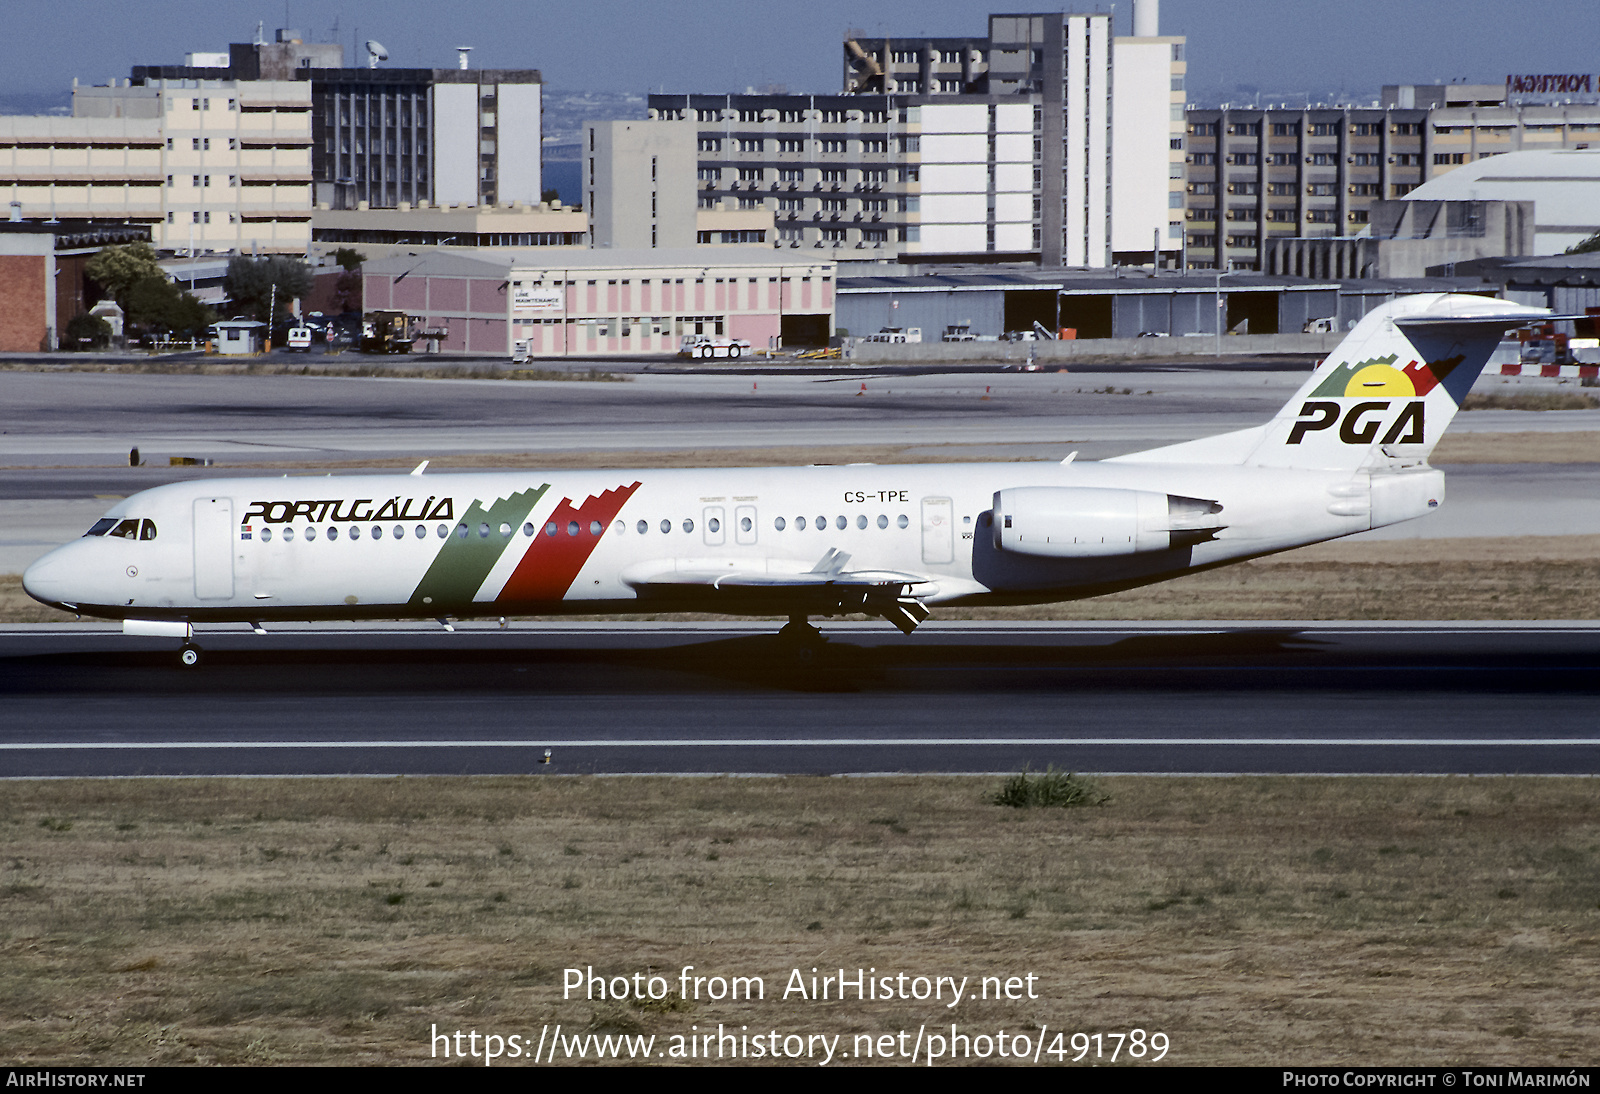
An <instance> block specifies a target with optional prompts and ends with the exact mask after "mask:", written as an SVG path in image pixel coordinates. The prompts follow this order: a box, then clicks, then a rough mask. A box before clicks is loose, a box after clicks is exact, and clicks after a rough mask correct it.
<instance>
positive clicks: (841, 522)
mask: <svg viewBox="0 0 1600 1094" xmlns="http://www.w3.org/2000/svg"><path fill="white" fill-rule="evenodd" d="M833 523H834V526H835V527H836V528H838V529H839V531H841V532H842V531H844V530H845V529H846V528H848V527H850V518H849V517H847V516H844V515H843V514H840V515H839V516H837V517H834V518H833Z"/></svg>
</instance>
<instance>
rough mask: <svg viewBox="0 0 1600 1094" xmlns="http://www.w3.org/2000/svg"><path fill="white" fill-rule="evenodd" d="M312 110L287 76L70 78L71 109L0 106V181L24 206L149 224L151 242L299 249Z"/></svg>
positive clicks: (39, 213)
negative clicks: (0, 109) (1, 111)
mask: <svg viewBox="0 0 1600 1094" xmlns="http://www.w3.org/2000/svg"><path fill="white" fill-rule="evenodd" d="M310 113H311V96H310V89H309V87H308V86H307V85H305V84H302V83H298V82H294V81H282V80H257V81H235V80H198V79H196V80H167V79H157V80H154V81H151V82H148V83H145V84H138V83H134V82H131V81H130V82H119V83H117V84H114V85H107V86H103V87H75V88H74V89H73V116H72V117H70V118H57V117H8V118H0V191H4V190H9V191H10V200H11V201H13V202H17V203H19V204H20V205H21V208H22V213H23V215H25V216H29V217H55V218H74V219H75V218H84V219H100V220H125V221H129V222H132V223H142V224H149V225H151V241H152V243H153V244H154V245H155V246H156V247H157V248H163V249H171V250H181V251H184V252H186V253H187V252H189V251H191V250H193V251H250V250H256V251H268V252H289V253H304V251H305V249H306V245H307V243H309V242H310V238H311V161H310V145H311V120H310Z"/></svg>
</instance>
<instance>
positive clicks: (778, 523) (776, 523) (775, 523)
mask: <svg viewBox="0 0 1600 1094" xmlns="http://www.w3.org/2000/svg"><path fill="white" fill-rule="evenodd" d="M772 526H773V527H774V528H776V529H777V530H778V531H780V532H781V531H783V528H784V522H783V518H782V517H779V518H778V519H777V520H775V521H773V522H772Z"/></svg>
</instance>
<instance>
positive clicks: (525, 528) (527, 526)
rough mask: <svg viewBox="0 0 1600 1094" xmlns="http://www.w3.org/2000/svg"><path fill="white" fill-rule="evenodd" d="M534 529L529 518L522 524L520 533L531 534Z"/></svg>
mask: <svg viewBox="0 0 1600 1094" xmlns="http://www.w3.org/2000/svg"><path fill="white" fill-rule="evenodd" d="M534 531H535V529H534V527H533V521H531V520H530V521H529V522H528V523H526V524H524V525H523V526H522V534H523V535H525V536H531V535H533V533H534Z"/></svg>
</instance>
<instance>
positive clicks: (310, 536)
mask: <svg viewBox="0 0 1600 1094" xmlns="http://www.w3.org/2000/svg"><path fill="white" fill-rule="evenodd" d="M316 538H317V526H316V525H315V524H313V525H312V526H311V527H310V528H307V529H306V542H307V543H309V542H311V541H312V540H314V539H316Z"/></svg>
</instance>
